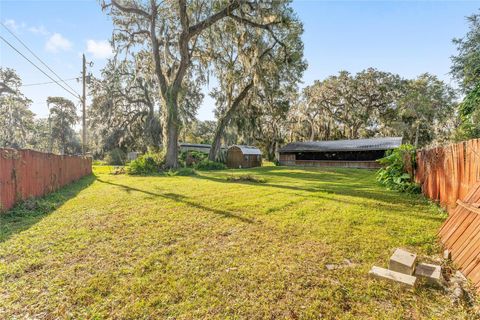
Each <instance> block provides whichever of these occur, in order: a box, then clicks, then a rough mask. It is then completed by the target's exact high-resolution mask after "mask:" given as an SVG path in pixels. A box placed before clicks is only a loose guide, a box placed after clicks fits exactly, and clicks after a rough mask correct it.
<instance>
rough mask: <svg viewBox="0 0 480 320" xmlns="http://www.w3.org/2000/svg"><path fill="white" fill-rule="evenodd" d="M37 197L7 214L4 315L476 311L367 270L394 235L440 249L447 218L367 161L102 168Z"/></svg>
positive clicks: (0, 261) (424, 314) (400, 242)
mask: <svg viewBox="0 0 480 320" xmlns="http://www.w3.org/2000/svg"><path fill="white" fill-rule="evenodd" d="M233 173H234V174H239V173H251V174H254V175H256V176H258V177H261V178H263V179H265V183H242V182H229V181H227V177H228V176H229V175H232V174H233ZM37 206H39V208H38V209H37V210H36V211H29V210H26V209H24V208H23V209H22V208H18V209H16V211H14V212H13V213H11V214H7V215H4V216H2V217H0V315H2V314H3V316H0V318H2V319H8V318H14V317H18V318H23V317H25V318H28V317H31V318H41V319H42V318H47V319H53V318H75V319H78V318H81V319H92V318H93V319H103V318H116V319H118V318H126V319H165V318H175V319H192V318H215V319H238V318H242V319H257V318H258V319H260V318H262V319H263V318H292V319H296V318H300V319H305V318H307V319H308V318H327V319H332V318H335V319H336V318H344V319H357V318H380V319H396V318H398V319H420V318H426V319H431V318H443V319H457V318H458V319H462V318H468V316H467V311H468V310H466V309H465V308H463V307H462V306H456V305H453V304H452V303H451V302H450V299H449V298H448V297H447V295H446V294H445V293H444V292H442V291H441V290H437V289H435V288H432V287H428V286H425V285H422V286H420V287H419V288H418V289H416V290H415V291H408V290H404V289H402V288H401V287H399V286H398V285H395V284H391V283H385V282H381V281H376V280H372V279H370V278H369V277H368V276H367V273H368V270H369V269H370V268H371V266H372V265H374V264H375V265H378V266H383V267H386V265H387V261H388V257H389V256H390V254H391V253H392V251H393V249H394V248H396V247H405V248H407V249H410V250H412V251H414V252H417V253H418V254H419V255H420V256H422V257H428V256H432V255H437V254H438V252H439V251H440V248H439V246H438V244H437V240H436V236H435V234H436V232H437V230H438V228H439V226H440V224H441V223H442V221H443V220H444V219H445V217H446V216H445V214H444V213H442V212H440V211H439V210H438V209H437V208H436V207H435V206H433V205H431V204H429V203H428V202H427V201H426V200H424V199H423V198H422V197H420V196H408V195H404V194H399V193H395V192H393V191H386V190H384V189H383V188H382V187H381V186H379V185H377V183H376V182H375V177H374V172H372V171H367V170H352V169H350V170H349V169H318V170H317V169H300V168H285V167H264V168H259V169H254V170H241V171H239V170H235V171H220V172H208V173H205V172H201V173H199V175H198V176H192V177H180V176H174V177H164V176H158V177H131V176H126V175H118V176H114V175H110V174H108V170H104V172H103V173H102V172H101V171H99V170H97V171H96V176H95V177H87V178H84V179H82V180H81V181H79V182H77V183H75V184H73V185H71V186H69V187H67V188H64V189H63V190H62V191H61V192H58V193H56V194H53V195H51V196H49V197H47V198H46V199H43V200H41V201H39V202H38V203H37ZM53 207H56V209H55V208H53ZM344 259H349V260H351V262H352V263H353V264H354V265H353V266H350V267H344V268H338V269H335V270H328V269H327V268H326V267H325V266H326V264H337V265H343V261H344Z"/></svg>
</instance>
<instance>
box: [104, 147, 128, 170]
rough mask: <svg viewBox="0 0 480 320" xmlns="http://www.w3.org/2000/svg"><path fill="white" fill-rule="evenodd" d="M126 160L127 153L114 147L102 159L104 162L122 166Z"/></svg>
mask: <svg viewBox="0 0 480 320" xmlns="http://www.w3.org/2000/svg"><path fill="white" fill-rule="evenodd" d="M126 160H127V154H126V153H125V152H123V150H122V149H120V148H115V149H113V150H110V152H109V153H108V154H107V156H106V157H105V159H104V161H105V163H106V164H109V165H114V166H122V165H124V164H125V161H126Z"/></svg>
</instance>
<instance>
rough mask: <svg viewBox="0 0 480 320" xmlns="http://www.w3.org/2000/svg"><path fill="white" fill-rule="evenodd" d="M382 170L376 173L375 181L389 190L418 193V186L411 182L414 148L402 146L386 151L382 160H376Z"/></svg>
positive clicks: (407, 145)
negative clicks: (381, 166)
mask: <svg viewBox="0 0 480 320" xmlns="http://www.w3.org/2000/svg"><path fill="white" fill-rule="evenodd" d="M378 162H379V163H380V164H382V165H383V168H381V169H380V170H378V172H377V181H378V182H380V183H381V184H382V185H384V186H386V187H387V189H389V190H397V191H401V192H407V193H418V192H419V191H420V186H419V185H418V184H416V183H415V182H414V181H413V176H412V175H413V168H414V167H415V147H414V146H412V145H409V144H403V145H401V146H400V147H398V148H396V149H394V150H389V151H387V153H386V155H385V157H384V158H381V159H379V160H378Z"/></svg>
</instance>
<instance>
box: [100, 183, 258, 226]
mask: <svg viewBox="0 0 480 320" xmlns="http://www.w3.org/2000/svg"><path fill="white" fill-rule="evenodd" d="M97 181H99V182H102V183H106V184H110V185H113V186H117V187H120V188H122V189H124V190H125V191H126V192H131V191H137V192H142V193H144V194H148V195H150V196H153V197H161V198H165V199H169V200H173V201H175V202H181V203H184V204H186V205H188V206H191V207H194V208H197V209H200V210H204V211H209V212H212V213H215V214H218V215H221V216H223V217H225V218H232V219H237V220H239V221H241V222H245V223H253V222H254V220H252V219H250V218H245V217H242V216H240V215H238V214H236V213H234V212H231V211H227V210H220V209H214V208H209V207H206V206H204V205H201V204H199V203H196V202H193V201H191V200H189V199H188V198H187V197H185V196H184V195H181V194H177V193H171V192H169V193H155V192H151V191H147V190H142V189H138V188H133V187H130V186H126V185H123V184H119V183H114V182H111V181H105V180H102V179H97Z"/></svg>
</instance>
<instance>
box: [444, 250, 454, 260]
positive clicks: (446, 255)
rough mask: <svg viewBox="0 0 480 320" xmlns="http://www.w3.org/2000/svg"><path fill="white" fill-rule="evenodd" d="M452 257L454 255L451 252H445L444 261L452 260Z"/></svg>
mask: <svg viewBox="0 0 480 320" xmlns="http://www.w3.org/2000/svg"><path fill="white" fill-rule="evenodd" d="M451 257H452V253H451V252H450V250H448V249H447V250H445V251H443V259H445V260H450V259H451Z"/></svg>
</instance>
